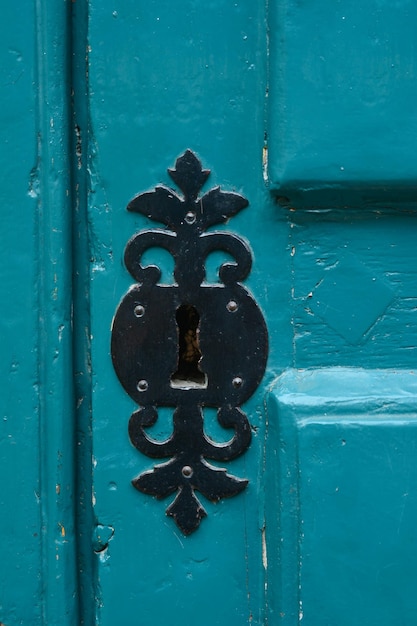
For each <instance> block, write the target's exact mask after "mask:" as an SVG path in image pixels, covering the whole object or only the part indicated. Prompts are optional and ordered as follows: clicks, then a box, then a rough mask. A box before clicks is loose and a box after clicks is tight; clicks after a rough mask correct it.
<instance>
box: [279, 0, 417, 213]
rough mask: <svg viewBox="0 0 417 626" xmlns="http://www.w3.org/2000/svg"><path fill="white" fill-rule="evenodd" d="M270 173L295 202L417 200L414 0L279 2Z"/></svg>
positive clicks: (347, 203) (416, 12)
mask: <svg viewBox="0 0 417 626" xmlns="http://www.w3.org/2000/svg"><path fill="white" fill-rule="evenodd" d="M269 17H270V19H269V24H270V81H269V87H270V90H269V95H270V107H269V110H270V115H269V124H268V139H269V176H270V181H271V187H272V189H274V190H275V189H276V190H277V193H278V194H279V195H280V196H286V197H288V198H289V199H290V202H291V203H292V206H305V207H308V206H309V205H310V206H311V205H314V206H315V207H319V206H321V207H334V206H337V205H339V206H347V207H355V206H356V208H358V207H360V206H363V203H364V202H370V203H372V204H373V205H382V206H384V205H386V204H387V203H394V204H395V205H396V206H398V205H399V204H400V203H405V204H408V203H410V202H411V203H413V202H414V203H415V194H416V180H417V164H416V160H415V159H414V158H413V153H414V140H415V137H416V134H417V120H416V116H415V114H414V105H413V102H414V101H415V99H416V97H417V80H416V72H417V68H416V47H415V37H414V33H415V23H416V20H417V8H416V5H415V3H414V2H413V1H412V0H405V1H404V2H398V3H396V4H393V3H392V2H387V1H385V0H372V1H371V2H367V3H363V2H360V1H358V0H341V1H340V2H336V3H335V4H333V5H332V6H331V7H329V4H328V2H326V0H321V1H319V2H314V3H308V2H295V1H293V0H288V1H287V0H284V1H282V2H273V3H271V7H270V13H269Z"/></svg>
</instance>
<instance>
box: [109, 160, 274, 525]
mask: <svg viewBox="0 0 417 626" xmlns="http://www.w3.org/2000/svg"><path fill="white" fill-rule="evenodd" d="M168 173H169V175H170V176H171V178H172V179H173V181H174V182H175V183H176V185H177V186H178V187H179V188H180V190H181V191H182V193H183V197H181V196H180V195H178V194H177V193H176V192H175V191H174V190H173V189H170V188H168V187H165V186H162V185H159V186H157V187H156V188H155V189H154V190H153V191H150V192H146V193H142V194H139V195H138V196H136V197H135V198H134V199H133V200H132V201H131V202H130V203H129V205H128V207H127V208H128V210H129V211H134V212H138V213H142V214H143V215H145V216H146V217H148V218H151V219H153V220H155V221H158V222H162V223H163V224H164V225H165V226H166V227H167V229H151V230H144V231H141V232H139V233H137V234H136V235H134V236H133V237H132V238H131V239H130V241H129V242H128V244H127V246H126V250H125V255H124V259H125V264H126V267H127V269H128V271H129V272H130V274H131V275H132V276H133V278H134V279H135V280H136V281H137V284H135V285H133V286H132V287H131V288H130V290H129V292H128V293H127V294H126V295H125V297H124V298H123V299H122V301H121V303H120V305H119V307H118V309H117V311H116V315H115V317H114V320H113V326H112V339H111V354H112V359H113V365H114V368H115V370H116V373H117V376H118V378H119V380H120V382H121V384H122V385H123V387H124V389H125V390H126V391H127V393H128V394H129V395H130V397H131V398H133V400H134V401H135V402H136V403H137V404H138V405H139V406H140V408H139V409H138V410H137V411H135V412H134V413H133V414H132V416H131V418H130V421H129V436H130V440H131V442H132V444H133V445H134V446H135V448H137V449H138V450H139V451H140V452H142V453H143V454H145V455H147V456H149V457H152V458H156V459H169V460H167V461H166V462H164V463H162V464H159V465H156V466H155V467H154V468H153V469H152V470H150V471H147V472H144V473H142V474H141V475H140V476H139V477H137V478H135V479H134V480H133V481H132V483H133V485H134V486H135V487H136V489H138V490H139V491H142V492H143V493H147V494H151V495H153V496H156V497H157V498H164V497H166V496H168V495H170V494H174V493H176V497H175V499H174V501H173V502H172V503H171V504H170V505H169V506H168V508H167V511H166V512H167V514H168V515H170V516H172V517H173V518H174V520H175V522H176V523H177V525H178V527H179V528H180V529H181V531H182V532H183V533H184V534H186V535H188V534H190V533H191V532H193V531H194V530H196V529H197V528H198V526H199V524H200V522H201V519H202V518H203V517H204V516H206V511H205V510H204V508H203V506H202V504H201V502H200V501H199V500H198V498H197V496H196V494H195V492H196V491H199V492H200V493H202V494H203V495H204V496H205V497H206V498H208V499H209V500H211V501H213V502H215V501H218V500H220V499H221V498H225V497H230V496H234V495H236V494H238V493H240V492H241V491H242V490H243V489H244V488H245V487H246V485H247V483H248V481H247V480H242V479H239V478H236V477H234V476H231V475H230V474H228V473H227V472H226V470H225V469H221V468H219V467H215V466H213V465H212V464H210V463H209V462H208V460H214V461H221V462H223V461H229V460H231V459H233V458H235V457H237V456H239V455H240V454H242V453H243V452H244V451H245V450H246V449H247V447H248V446H249V444H250V440H251V429H250V425H249V422H248V419H247V417H246V415H245V414H244V413H243V411H242V410H241V409H239V408H238V407H239V406H240V405H241V404H242V403H243V402H245V400H247V399H248V398H249V397H250V396H251V395H252V394H253V392H254V391H255V389H256V388H257V387H258V385H259V383H260V381H261V379H262V376H263V374H264V371H265V366H266V360H267V354H268V335H267V329H266V325H265V321H264V318H263V316H262V313H261V311H260V309H259V307H258V305H257V304H256V302H255V300H254V299H253V297H252V295H251V294H250V293H249V291H248V290H247V289H246V288H245V287H243V285H242V284H241V281H243V280H244V279H245V278H246V276H247V275H248V274H249V271H250V269H251V264H252V256H251V252H250V249H249V247H248V244H247V243H246V241H244V240H243V239H242V238H240V237H238V236H237V235H235V234H232V233H229V232H226V231H209V232H206V231H207V229H208V228H209V227H210V226H213V225H214V224H220V223H224V222H227V221H228V219H229V218H230V217H232V216H233V215H235V214H236V213H238V212H239V211H240V210H241V209H243V208H245V207H246V206H247V205H248V201H247V200H246V199H245V198H244V197H243V196H241V195H239V194H237V193H232V192H225V191H221V190H220V188H219V187H215V188H214V189H211V190H210V191H208V192H207V193H205V194H204V195H202V196H199V192H200V190H201V188H202V186H203V185H204V183H205V182H206V180H207V178H208V176H209V174H210V171H209V170H203V169H202V167H201V163H200V161H199V159H198V158H197V157H196V155H195V154H194V153H193V152H191V150H187V151H186V152H185V153H184V154H183V155H182V156H180V157H179V158H178V159H177V161H176V164H175V169H170V170H168ZM154 247H161V248H165V249H166V250H168V251H169V252H170V253H171V255H172V256H173V258H174V261H175V269H174V281H175V282H173V284H160V282H159V281H160V278H161V271H160V269H159V268H158V267H157V266H155V265H150V266H146V267H144V266H143V265H142V263H141V259H142V255H143V254H144V252H145V251H146V250H148V249H149V248H154ZM217 250H221V251H224V252H226V253H228V254H229V255H231V256H232V257H233V259H234V261H233V262H224V263H223V264H222V265H221V267H220V268H219V282H218V283H214V284H213V283H207V282H206V272H205V261H206V258H207V256H208V255H209V254H210V253H211V252H213V251H217ZM158 406H168V407H175V411H174V414H173V431H172V435H171V436H170V437H169V438H168V439H167V440H165V441H157V440H155V439H152V438H151V437H150V436H149V435H148V434H147V432H146V428H147V427H150V426H152V425H153V424H155V422H156V420H157V419H158V412H157V407H158ZM204 407H215V408H216V409H217V419H218V422H219V424H220V425H221V426H222V427H223V428H228V429H232V430H233V431H234V434H233V436H232V438H231V439H230V441H228V442H226V443H223V444H216V443H215V442H214V441H212V440H211V439H210V438H209V437H208V436H207V435H206V434H205V432H204V425H203V421H204V413H203V408H204Z"/></svg>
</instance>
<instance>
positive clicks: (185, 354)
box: [171, 304, 208, 389]
mask: <svg viewBox="0 0 417 626" xmlns="http://www.w3.org/2000/svg"><path fill="white" fill-rule="evenodd" d="M175 319H176V320H177V326H178V367H177V371H176V372H174V373H173V374H172V376H171V387H173V388H175V389H202V388H203V389H204V388H206V387H207V384H208V379H207V374H205V373H204V372H203V371H202V370H201V368H200V366H199V363H200V361H201V358H202V354H201V350H200V342H199V326H200V315H199V313H198V311H197V309H196V308H195V307H194V306H192V305H191V304H182V305H181V306H180V307H178V309H177V311H176V314H175Z"/></svg>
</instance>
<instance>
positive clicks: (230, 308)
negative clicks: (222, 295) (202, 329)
mask: <svg viewBox="0 0 417 626" xmlns="http://www.w3.org/2000/svg"><path fill="white" fill-rule="evenodd" d="M238 308H239V305H238V303H237V302H235V300H230V302H228V303H227V304H226V309H227V310H228V311H230V313H234V312H235V311H237V310H238Z"/></svg>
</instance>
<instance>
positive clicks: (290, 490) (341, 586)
mask: <svg viewBox="0 0 417 626" xmlns="http://www.w3.org/2000/svg"><path fill="white" fill-rule="evenodd" d="M416 392H417V380H416V375H415V373H413V372H409V371H407V370H385V371H384V370H371V369H369V370H362V369H359V368H328V369H316V370H305V371H302V372H300V371H294V370H288V371H287V372H285V373H284V374H283V375H282V376H281V377H280V378H279V379H278V380H277V382H276V384H275V385H274V386H273V388H272V389H271V392H270V394H269V400H268V406H269V409H268V435H267V446H266V447H267V463H266V489H267V490H268V493H269V496H270V497H269V498H268V501H267V525H266V535H267V545H268V553H267V558H268V564H269V571H268V574H269V578H268V590H269V593H268V597H269V600H268V607H269V617H270V620H271V621H272V622H276V623H281V624H295V623H298V622H299V621H301V620H302V623H303V624H307V625H308V626H317V625H322V624H323V625H324V624H340V625H341V626H345V625H346V626H348V625H350V624H352V623H360V624H363V625H364V626H371V625H372V626H373V625H374V624H376V623H378V624H381V625H386V626H388V625H390V624H393V623H401V624H410V625H411V624H413V623H414V622H415V620H416V618H417V609H416V606H415V602H414V599H413V590H414V589H415V586H416V584H417V579H416V570H415V567H414V562H415V559H416V556H417V542H416V538H415V532H414V527H415V518H416V515H417V491H416V488H415V485H416V478H417V476H416V471H417V470H416V466H415V463H414V457H415V449H416V445H417V419H416V412H415V406H416ZM277 525H278V526H279V528H280V535H279V536H277V534H276V532H275V529H276V527H277Z"/></svg>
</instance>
